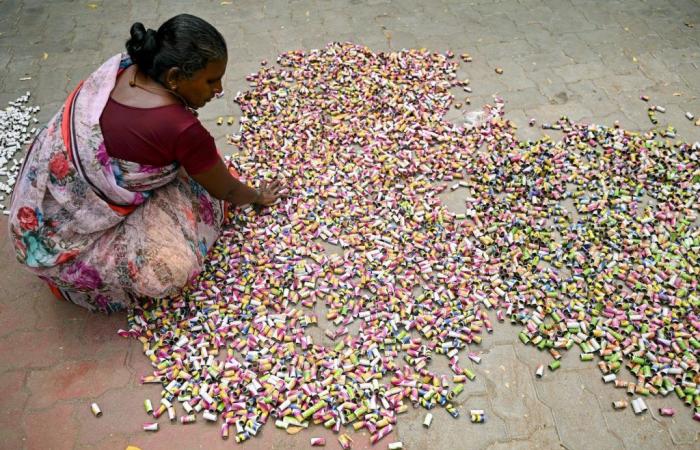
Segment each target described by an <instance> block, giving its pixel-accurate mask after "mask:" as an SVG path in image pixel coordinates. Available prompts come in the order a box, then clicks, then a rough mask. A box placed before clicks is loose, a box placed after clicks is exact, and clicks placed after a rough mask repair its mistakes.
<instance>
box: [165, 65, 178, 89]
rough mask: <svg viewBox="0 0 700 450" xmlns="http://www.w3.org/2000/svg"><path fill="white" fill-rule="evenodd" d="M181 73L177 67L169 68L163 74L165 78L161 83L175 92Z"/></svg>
mask: <svg viewBox="0 0 700 450" xmlns="http://www.w3.org/2000/svg"><path fill="white" fill-rule="evenodd" d="M181 74H182V72H181V71H180V68H179V67H171V68H170V69H168V70H167V71H166V72H165V78H164V79H163V81H164V82H165V87H166V88H168V89H170V90H171V91H176V90H177V82H178V81H179V80H180V75H181Z"/></svg>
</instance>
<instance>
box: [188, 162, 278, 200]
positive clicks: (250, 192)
mask: <svg viewBox="0 0 700 450" xmlns="http://www.w3.org/2000/svg"><path fill="white" fill-rule="evenodd" d="M190 176H191V177H192V178H193V179H194V180H195V181H196V182H197V183H199V184H201V185H202V187H203V188H204V189H206V190H207V192H209V193H210V194H211V195H212V196H213V197H214V198H216V199H218V200H225V201H227V202H229V203H232V204H234V205H245V204H248V203H257V204H260V205H271V204H273V203H274V202H275V200H277V198H278V197H279V196H280V190H281V186H280V183H279V182H277V181H272V182H270V183H265V182H263V183H262V185H261V186H260V188H259V189H254V188H252V187H250V186H248V185H247V184H244V183H241V182H240V181H238V180H237V179H236V178H235V177H234V176H233V175H231V174H230V173H229V171H228V169H227V168H226V165H225V164H224V162H223V161H222V160H221V159H219V161H217V163H216V164H214V166H213V167H212V168H211V169H208V170H205V171H204V172H201V173H198V174H196V175H190Z"/></svg>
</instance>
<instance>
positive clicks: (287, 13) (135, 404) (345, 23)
mask: <svg viewBox="0 0 700 450" xmlns="http://www.w3.org/2000/svg"><path fill="white" fill-rule="evenodd" d="M179 12H191V13H195V14H197V15H200V16H202V17H204V18H206V19H207V20H209V21H211V22H212V23H213V24H214V25H215V26H217V27H218V28H219V29H220V30H221V31H222V32H223V34H224V35H225V36H226V38H227V41H228V43H229V45H230V47H231V49H230V61H229V65H228V73H227V76H226V82H225V85H226V89H227V91H229V92H235V91H236V90H239V89H243V88H244V86H245V83H244V76H245V75H246V74H247V73H248V72H251V71H254V70H256V68H257V67H258V65H257V64H258V62H259V60H261V59H270V60H273V59H274V57H275V55H276V54H277V53H279V52H280V51H284V50H290V49H296V48H316V47H319V46H322V45H324V44H325V43H326V42H328V41H332V40H341V41H344V40H350V41H353V42H356V43H360V44H365V45H368V46H369V47H371V48H372V49H374V50H377V51H379V50H390V49H400V48H403V47H426V48H429V49H433V50H447V49H451V50H453V51H455V53H460V52H464V51H466V52H469V53H471V54H472V55H473V57H474V62H473V63H471V64H469V65H462V69H461V70H462V71H463V73H464V75H465V76H468V77H469V78H470V79H471V80H472V86H473V88H474V95H473V96H472V101H473V104H474V105H479V104H482V103H485V102H487V101H488V100H489V99H490V96H491V95H492V94H494V93H498V94H500V95H502V96H503V97H504V98H505V100H506V102H507V103H506V107H507V115H508V117H510V118H512V119H513V120H514V121H515V122H516V123H518V124H519V125H520V126H521V130H520V131H521V133H522V135H523V136H524V137H530V136H532V137H534V136H537V135H538V134H539V133H541V130H538V129H529V128H528V127H527V126H526V121H527V119H528V118H529V117H536V118H537V119H538V120H539V121H540V122H542V121H553V120H556V119H557V118H558V117H559V116H560V115H561V114H567V115H568V116H569V117H571V118H573V119H586V120H592V121H596V122H602V123H606V124H611V123H612V122H613V121H615V120H619V121H620V123H621V125H622V126H623V127H626V128H630V129H637V130H639V129H646V128H647V127H648V126H649V125H650V124H649V123H648V119H647V117H646V111H645V104H643V103H642V102H641V101H640V100H639V95H640V94H641V93H645V94H647V95H649V96H651V97H652V100H653V102H654V103H657V104H661V105H664V106H666V107H667V110H668V112H667V114H665V115H664V114H659V119H660V120H661V121H662V124H664V123H665V122H669V123H672V124H674V125H675V126H676V127H677V128H678V130H679V134H680V135H681V136H682V137H684V138H685V139H687V140H691V141H694V140H698V139H699V138H700V128H698V127H693V126H692V124H691V123H690V122H688V121H687V120H686V119H685V118H684V117H683V114H684V112H685V111H693V112H694V113H695V114H696V116H700V98H698V96H699V94H700V74H699V72H698V69H700V3H698V2H697V1H693V0H674V1H657V0H649V1H638V0H627V1H613V0H607V1H602V0H601V1H575V0H551V1H545V0H521V1H517V0H504V1H500V2H498V1H476V0H462V1H447V0H444V1H438V0H423V1H414V0H411V1H402V2H398V1H397V2H391V1H382V0H368V1H366V2H365V1H359V0H352V1H350V0H335V1H323V0H317V1H310V0H304V1H288V0H279V1H265V2H263V1H255V0H249V1H241V0H233V1H218V0H217V1H205V0H197V1H193V0H180V1H166V0H159V1H145V0H144V1H141V0H132V1H130V2H127V1H106V0H105V1H99V0H94V1H89V0H85V1H59V0H0V104H1V105H5V104H6V102H7V101H9V100H13V99H15V98H17V97H18V96H19V95H21V94H22V93H24V92H25V91H26V90H31V92H32V93H33V95H34V100H35V102H36V104H39V105H41V106H42V108H43V109H42V112H41V119H42V121H46V120H47V119H48V118H49V116H50V114H52V112H53V111H54V110H55V109H56V108H57V107H58V105H59V104H60V102H61V101H62V100H63V99H64V97H65V95H66V93H67V92H68V91H69V90H70V89H72V87H73V86H75V84H76V83H77V82H78V81H79V80H80V79H82V78H83V77H85V76H86V75H88V74H89V73H90V71H91V70H92V69H94V68H95V67H96V66H97V65H98V64H99V63H100V62H102V61H103V60H104V59H106V58H107V57H108V56H110V55H112V54H114V53H116V52H118V51H121V50H122V45H123V42H124V41H125V39H126V37H127V35H128V29H129V26H130V25H131V23H132V22H134V21H136V20H139V21H143V22H144V23H146V24H147V25H149V26H151V27H156V26H157V25H158V24H160V23H161V22H162V21H163V20H165V19H167V18H168V17H170V16H172V15H174V14H176V13H179ZM693 24H695V27H692V26H690V25H693ZM496 66H500V67H502V68H503V69H504V74H503V75H501V76H497V75H495V74H494V67H496ZM25 76H30V77H31V80H28V81H19V78H22V77H25ZM231 98H232V96H231V95H229V96H228V98H227V99H226V100H225V101H218V102H214V103H213V104H212V105H211V106H208V107H207V109H205V110H204V111H203V114H202V119H203V121H204V122H205V124H206V125H207V126H208V127H209V128H210V129H211V130H212V132H213V133H214V134H215V135H216V137H217V138H218V141H219V143H220V144H221V146H222V147H223V146H224V145H225V144H224V135H225V133H226V131H227V130H230V128H227V127H225V126H224V127H217V126H216V125H215V124H214V120H215V118H216V117H217V116H219V115H221V114H224V113H229V112H235V110H234V105H233V103H232V101H231ZM453 117H454V118H459V112H455V113H453ZM454 206H455V207H457V206H458V205H457V204H456V203H455V204H454ZM5 228H6V222H5V221H4V218H3V219H0V229H2V230H4V229H5ZM0 261H2V264H1V265H0V267H2V269H1V270H0V379H2V384H3V387H4V392H5V393H4V394H3V395H2V397H1V398H0V436H1V438H0V447H1V448H6V449H22V448H28V449H42V450H43V449H71V448H80V449H82V448H95V449H124V448H125V447H126V446H127V444H133V445H137V446H139V447H141V448H142V449H144V450H151V449H160V448H163V449H166V448H167V449H180V448H181V449H194V448H223V447H227V448H228V447H230V446H231V445H235V444H232V443H231V442H223V441H221V440H220V439H219V438H218V436H217V433H216V430H215V429H214V427H212V426H207V425H205V424H197V425H194V426H178V425H172V426H171V425H169V424H166V423H164V421H162V420H161V422H163V423H162V430H161V431H159V432H158V433H155V434H146V433H144V432H142V431H140V428H139V427H140V424H141V422H143V421H144V420H146V417H145V415H143V413H142V412H141V411H142V409H141V408H142V407H141V402H142V401H143V398H145V397H146V396H149V397H150V398H152V399H157V398H158V389H157V388H153V387H152V386H147V387H143V386H140V385H139V382H138V378H139V376H140V375H142V374H144V373H146V372H147V370H148V367H149V366H148V364H147V361H146V359H145V357H144V356H143V355H142V354H141V352H140V346H139V345H137V343H136V342H132V341H126V340H124V339H121V338H118V337H117V336H116V335H115V330H116V329H117V328H118V327H120V326H122V325H123V324H124V317H123V316H120V315H116V316H112V317H103V316H97V315H91V314H89V313H86V312H85V311H82V310H80V309H78V308H77V307H73V306H71V305H68V304H63V303H58V302H56V301H54V300H53V298H52V297H51V295H50V294H49V292H48V290H47V289H46V288H44V286H43V285H42V284H41V283H40V282H38V281H37V280H36V279H35V278H33V277H32V276H30V275H28V274H27V273H26V272H24V271H23V270H22V269H21V268H20V267H19V266H18V265H17V264H16V263H14V257H13V252H12V249H11V246H10V245H9V243H8V242H7V238H6V232H4V231H2V232H0ZM516 330H517V329H516V328H515V327H511V326H510V325H502V326H498V327H496V330H495V332H494V334H493V335H492V336H488V337H487V338H486V339H484V344H483V345H482V346H481V350H482V351H484V352H485V353H486V355H484V356H485V358H484V360H483V363H482V364H481V365H480V366H476V367H475V371H476V372H477V374H478V378H477V381H476V382H474V383H472V384H469V385H467V392H466V394H467V395H464V394H463V395H462V396H461V401H462V404H461V409H462V412H463V413H464V411H465V410H467V409H469V408H483V409H485V410H486V411H487V414H488V420H487V422H486V423H485V424H483V425H472V424H470V423H469V422H468V420H466V419H465V418H464V417H463V418H462V419H460V420H458V421H454V420H453V419H451V418H450V417H449V416H448V415H447V414H446V413H445V412H444V411H442V410H439V411H437V413H436V420H435V422H434V425H433V427H432V428H431V429H430V430H428V431H426V430H425V429H423V428H422V426H421V422H422V416H423V414H424V412H423V410H415V411H411V412H409V413H408V414H407V415H406V416H403V417H402V419H401V421H400V423H399V426H398V430H397V431H396V432H395V433H394V436H392V437H390V438H387V439H386V440H385V441H383V442H382V444H381V445H379V446H378V447H379V448H385V446H386V442H387V441H388V440H390V439H392V438H393V439H397V440H398V439H400V440H402V441H403V442H404V444H405V446H406V448H408V449H427V448H431V449H470V448H489V449H510V448H522V449H527V448H559V447H565V448H572V449H574V448H575V449H585V448H601V449H602V448H627V449H630V450H631V449H661V448H679V449H684V448H687V449H690V448H698V446H699V445H700V444H699V443H698V432H699V431H700V426H699V425H698V423H696V422H692V421H691V419H690V414H689V410H688V409H686V408H685V407H683V406H682V405H681V404H680V403H679V402H678V401H676V400H675V398H671V397H669V398H667V399H650V400H649V401H648V403H649V406H650V410H651V412H650V413H648V414H646V415H644V416H642V417H635V416H634V415H633V414H632V412H631V411H629V410H627V411H622V412H617V411H613V410H612V409H611V406H610V402H611V400H615V399H618V398H622V397H623V395H622V394H620V392H619V391H615V390H614V389H613V388H611V387H610V386H607V385H604V384H603V383H602V381H601V380H600V375H599V373H598V370H597V368H596V366H595V364H593V363H587V364H586V363H580V362H578V361H577V360H576V358H575V356H576V355H574V354H572V355H568V356H565V358H564V361H563V368H562V369H561V370H559V371H558V372H557V373H556V374H547V376H546V377H545V378H544V379H541V380H536V379H535V378H534V376H533V371H534V368H535V367H536V366H537V365H538V364H539V363H542V362H546V361H547V360H548V357H547V356H546V355H545V354H541V353H539V352H537V350H535V349H533V348H531V347H527V348H526V347H524V346H522V345H520V344H519V342H518V340H517V338H516ZM92 401H97V402H99V404H100V405H101V406H102V409H103V411H104V415H103V417H101V418H99V419H95V418H94V417H92V415H91V414H90V410H89V404H90V402H92ZM659 406H672V407H675V408H677V409H679V410H680V413H679V414H678V415H677V416H676V417H675V418H673V419H669V418H662V417H659V416H658V414H657V413H656V409H657V408H658V407H659ZM317 435H318V436H320V435H323V436H327V437H329V438H330V443H329V445H328V447H329V448H338V444H337V442H336V441H335V439H333V436H332V435H331V434H330V433H328V432H325V431H324V430H322V429H315V430H313V431H307V432H304V433H301V434H299V435H296V436H291V437H290V436H287V435H286V434H283V433H282V432H280V431H278V430H276V429H273V427H272V426H267V427H265V430H264V432H263V433H262V436H261V437H258V438H256V439H253V440H252V441H249V442H248V443H247V444H245V445H244V446H243V448H248V449H256V448H272V449H304V448H308V447H309V445H308V438H309V437H311V436H317ZM354 437H355V441H356V444H357V445H356V446H355V448H365V447H368V442H367V441H368V438H367V436H364V435H361V434H355V435H354Z"/></svg>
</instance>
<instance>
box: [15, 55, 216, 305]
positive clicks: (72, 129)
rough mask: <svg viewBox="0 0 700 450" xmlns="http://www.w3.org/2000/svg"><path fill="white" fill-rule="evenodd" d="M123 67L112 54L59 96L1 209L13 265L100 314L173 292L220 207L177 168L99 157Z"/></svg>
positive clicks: (207, 242)
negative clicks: (105, 114)
mask: <svg viewBox="0 0 700 450" xmlns="http://www.w3.org/2000/svg"><path fill="white" fill-rule="evenodd" d="M130 64H131V62H130V61H129V59H128V57H125V56H124V55H115V56H114V57H112V58H111V59H109V60H108V61H107V62H105V63H104V64H103V65H102V66H101V67H100V68H99V69H97V71H95V72H94V73H93V74H92V75H90V77H89V78H88V79H86V80H85V81H84V82H83V83H82V84H81V85H79V86H78V88H76V90H75V91H74V92H73V93H72V94H71V95H70V96H69V97H68V99H67V101H66V103H65V104H64V106H63V107H62V108H61V110H59V111H58V113H57V114H56V115H55V116H54V117H53V118H52V119H51V121H50V122H49V124H48V126H47V127H46V128H45V129H43V130H42V131H41V132H40V133H39V135H38V136H37V137H36V139H35V140H34V142H33V143H32V145H31V146H30V148H29V152H28V154H27V156H26V158H25V162H24V165H23V167H22V172H21V175H20V177H19V179H18V181H17V184H16V186H15V190H14V193H13V198H12V205H11V209H10V221H9V227H10V235H11V238H12V240H13V242H14V246H15V250H16V252H17V259H18V261H19V262H20V263H22V264H24V265H25V266H27V267H28V268H29V270H31V271H32V272H34V273H36V274H37V275H38V276H39V277H41V278H42V279H44V280H46V281H47V282H48V283H49V286H50V287H51V289H52V291H53V292H54V294H56V295H57V296H59V297H61V298H63V299H66V300H69V301H71V302H73V303H76V304H78V305H81V306H84V307H86V308H89V309H91V310H100V311H106V312H110V311H115V310H119V309H123V308H125V307H128V306H129V305H130V304H132V303H133V302H135V301H137V300H138V298H139V297H163V296H167V295H172V294H175V293H177V291H178V290H179V289H181V288H182V287H183V286H184V285H185V284H187V282H188V280H190V279H191V278H192V277H194V276H195V275H197V273H199V271H200V270H201V266H202V263H203V260H204V257H205V256H206V254H207V252H208V249H209V248H210V247H211V245H212V244H213V243H214V241H215V240H216V239H217V238H218V236H219V234H220V231H221V225H222V222H223V219H224V212H223V210H224V208H223V204H222V203H221V202H219V201H218V200H215V199H213V198H212V197H210V196H209V194H208V193H207V192H206V191H205V190H204V189H203V188H202V187H201V186H200V185H199V184H197V183H196V182H195V181H194V180H192V179H191V178H189V177H188V176H187V175H186V174H185V173H184V170H180V169H179V167H178V165H177V164H172V165H169V166H166V167H153V166H146V165H142V164H137V163H134V162H128V161H123V160H119V159H115V158H111V157H110V156H109V155H108V154H107V151H106V149H105V145H104V138H103V136H102V131H101V129H100V115H101V114H102V111H103V110H104V107H105V105H106V104H107V100H108V98H109V95H110V92H111V91H112V89H113V88H114V85H115V82H116V80H117V77H118V75H119V73H121V71H122V70H123V69H124V68H126V67H128V65H130Z"/></svg>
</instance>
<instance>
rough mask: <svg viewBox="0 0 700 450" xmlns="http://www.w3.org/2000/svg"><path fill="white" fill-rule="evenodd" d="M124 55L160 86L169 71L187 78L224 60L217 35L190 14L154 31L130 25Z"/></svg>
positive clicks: (206, 23)
mask: <svg viewBox="0 0 700 450" xmlns="http://www.w3.org/2000/svg"><path fill="white" fill-rule="evenodd" d="M126 51H127V52H128V53H129V56H130V57H131V60H132V61H133V62H134V63H136V64H137V65H138V66H139V69H141V70H142V71H143V72H144V73H146V74H147V75H148V76H149V77H151V78H153V79H154V80H157V81H160V82H162V81H163V80H162V77H163V74H164V73H165V72H166V71H167V70H168V69H170V68H172V67H177V68H179V69H180V71H181V72H182V74H183V75H184V76H185V77H187V78H189V77H191V76H192V75H193V74H194V73H195V72H196V71H198V70H200V69H203V68H204V67H206V65H207V64H208V63H209V62H211V61H215V60H218V59H224V58H226V57H227V50H226V41H225V40H224V37H223V36H222V35H221V33H219V31H217V29H216V28H214V27H213V26H212V25H211V24H210V23H209V22H207V21H205V20H203V19H200V18H199V17H195V16H193V15H190V14H179V15H177V16H175V17H173V18H171V19H169V20H168V21H166V22H165V23H164V24H163V25H161V26H160V28H158V31H155V30H153V29H150V28H149V29H148V30H146V28H145V27H144V26H143V24H142V23H141V22H136V23H134V24H133V25H132V26H131V39H129V40H128V41H126Z"/></svg>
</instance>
